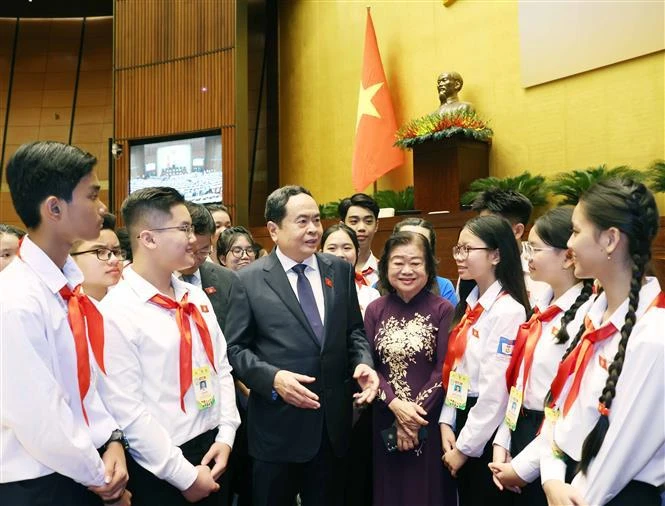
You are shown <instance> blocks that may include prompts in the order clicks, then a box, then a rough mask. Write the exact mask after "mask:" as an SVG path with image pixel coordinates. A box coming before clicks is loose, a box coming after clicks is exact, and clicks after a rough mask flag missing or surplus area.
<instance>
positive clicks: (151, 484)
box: [127, 429, 231, 506]
mask: <svg viewBox="0 0 665 506" xmlns="http://www.w3.org/2000/svg"><path fill="white" fill-rule="evenodd" d="M216 435H217V429H214V430H209V431H208V432H204V433H203V434H200V435H198V436H196V437H195V438H194V439H191V440H190V441H187V442H186V443H184V444H183V445H181V446H180V449H181V450H182V454H183V456H184V457H185V458H186V459H187V460H188V461H189V462H191V463H192V464H194V465H199V464H200V463H201V459H202V458H203V456H204V455H205V454H206V453H207V452H208V450H209V449H210V446H211V445H212V444H213V443H214V442H215V436H216ZM212 465H214V463H213V462H211V467H212ZM127 470H128V471H129V483H128V484H127V490H129V491H130V492H131V493H132V506H186V505H189V504H191V503H188V502H187V501H186V500H185V497H184V496H183V495H182V492H180V490H178V489H177V488H175V487H174V486H173V485H171V484H169V483H167V482H166V481H164V480H160V479H159V478H157V477H156V476H155V475H154V474H152V473H151V472H149V471H147V470H146V469H145V468H143V467H141V466H140V465H139V464H138V463H137V462H136V461H135V460H134V459H133V458H132V457H131V455H128V456H127ZM225 478H226V473H225V474H223V475H222V477H221V478H220V480H219V484H220V489H219V491H218V492H214V493H212V494H210V496H208V497H207V498H205V499H203V500H201V501H199V502H197V503H196V504H198V505H200V506H224V505H225V504H228V501H229V494H230V492H231V491H230V487H229V486H228V483H227V481H228V479H225Z"/></svg>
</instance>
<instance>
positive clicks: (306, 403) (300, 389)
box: [273, 370, 321, 409]
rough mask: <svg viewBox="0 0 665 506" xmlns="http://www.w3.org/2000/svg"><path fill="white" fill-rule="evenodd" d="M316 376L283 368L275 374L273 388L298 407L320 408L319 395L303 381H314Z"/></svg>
mask: <svg viewBox="0 0 665 506" xmlns="http://www.w3.org/2000/svg"><path fill="white" fill-rule="evenodd" d="M314 381H316V378H312V377H311V376H305V375H304V374H297V373H294V372H291V371H286V370H281V371H277V374H275V379H274V380H273V388H274V389H275V391H276V392H277V393H278V394H279V396H280V397H281V398H282V400H283V401H284V402H286V403H288V404H291V405H292V406H295V407H296V408H303V409H319V408H320V407H321V404H319V396H318V395H316V394H315V393H314V392H312V391H311V390H309V389H308V388H306V387H304V386H303V385H302V383H314Z"/></svg>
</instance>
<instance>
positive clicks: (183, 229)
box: [136, 224, 194, 239]
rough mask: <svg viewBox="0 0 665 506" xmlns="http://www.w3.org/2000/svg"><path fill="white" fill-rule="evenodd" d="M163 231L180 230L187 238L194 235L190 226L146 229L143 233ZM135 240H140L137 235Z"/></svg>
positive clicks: (139, 236)
mask: <svg viewBox="0 0 665 506" xmlns="http://www.w3.org/2000/svg"><path fill="white" fill-rule="evenodd" d="M165 230H180V231H181V232H184V233H185V234H187V235H188V236H189V235H192V234H193V233H194V227H193V226H192V225H191V224H187V225H178V226H177V227H162V228H148V229H146V230H145V232H164V231H165ZM136 238H137V239H140V238H141V235H140V234H139V235H137V236H136Z"/></svg>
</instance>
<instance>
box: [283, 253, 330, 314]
mask: <svg viewBox="0 0 665 506" xmlns="http://www.w3.org/2000/svg"><path fill="white" fill-rule="evenodd" d="M276 253H277V259H278V260H279V263H280V264H282V268H283V269H284V272H286V277H287V278H288V279H289V284H290V285H291V288H292V289H293V293H295V294H296V298H298V274H297V273H296V271H294V270H293V266H294V265H298V262H296V261H295V260H292V259H291V258H289V257H287V256H286V255H285V254H284V253H282V251H281V250H280V249H279V246H278V247H277V248H276ZM302 263H303V264H305V265H306V266H307V267H306V268H305V276H306V277H307V279H308V280H309V284H310V285H312V292H314V300H315V301H316V308H317V309H318V310H319V316H320V317H321V323H323V324H324V325H325V321H326V320H325V315H326V306H325V301H324V300H323V285H322V284H321V273H320V270H319V263H318V262H317V260H316V255H312V256H311V257H309V258H307V259H305V260H303V262H302ZM298 301H300V299H298Z"/></svg>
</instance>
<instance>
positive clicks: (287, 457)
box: [225, 186, 378, 506]
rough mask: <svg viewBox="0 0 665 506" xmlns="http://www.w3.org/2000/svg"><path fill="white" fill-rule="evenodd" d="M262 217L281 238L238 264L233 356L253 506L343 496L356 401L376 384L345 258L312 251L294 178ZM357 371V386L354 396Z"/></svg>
mask: <svg viewBox="0 0 665 506" xmlns="http://www.w3.org/2000/svg"><path fill="white" fill-rule="evenodd" d="M265 218H266V221H267V227H268V231H269V232H270V237H271V238H272V240H273V241H274V242H275V244H276V245H277V247H276V248H275V250H274V251H273V252H272V253H271V254H270V255H268V256H266V257H264V258H261V259H259V260H257V261H256V262H253V263H252V264H251V265H249V266H248V267H245V268H244V269H242V270H240V271H238V278H239V280H240V282H239V283H238V285H237V288H236V289H234V291H233V293H232V294H231V305H230V308H229V314H228V320H227V323H226V332H225V333H226V338H227V342H228V345H229V359H230V362H231V364H232V366H233V368H234V369H235V371H236V373H237V374H238V376H239V377H240V379H242V381H243V382H244V383H245V384H246V385H247V386H248V387H249V388H250V390H251V394H250V397H249V405H248V417H247V418H248V420H247V431H248V439H249V452H250V455H251V456H252V457H253V459H254V470H253V480H254V484H253V502H254V505H255V506H267V505H271V506H272V505H288V506H290V505H292V504H293V499H294V497H295V495H296V494H297V493H299V494H300V498H301V500H302V504H304V505H306V506H307V505H325V504H330V505H338V504H341V503H342V501H343V492H344V473H343V459H344V456H345V454H346V452H347V449H348V444H349V436H350V432H351V412H352V400H353V397H355V399H356V403H359V404H366V403H371V402H372V400H373V399H374V397H375V395H376V391H377V388H378V377H377V375H376V372H375V371H374V370H373V369H372V366H373V362H372V356H371V353H370V348H369V344H368V342H367V339H366V338H365V334H364V329H363V323H362V318H361V315H360V309H359V306H358V299H357V295H356V289H355V283H354V275H353V270H352V267H351V265H350V264H348V263H346V262H343V261H341V260H340V259H338V258H335V257H333V256H331V255H326V254H321V253H316V252H317V250H318V248H319V242H320V239H321V234H322V228H321V219H320V216H319V208H318V206H317V204H316V202H315V200H314V199H313V198H312V196H311V195H310V193H309V192H308V191H307V190H305V189H304V188H302V187H299V186H285V187H283V188H279V189H278V190H275V191H274V192H273V193H272V194H270V196H269V197H268V200H267V202H266V211H265ZM353 379H355V380H357V382H358V384H359V386H360V388H361V392H360V393H357V394H354V395H352V392H353V390H354V385H353Z"/></svg>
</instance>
